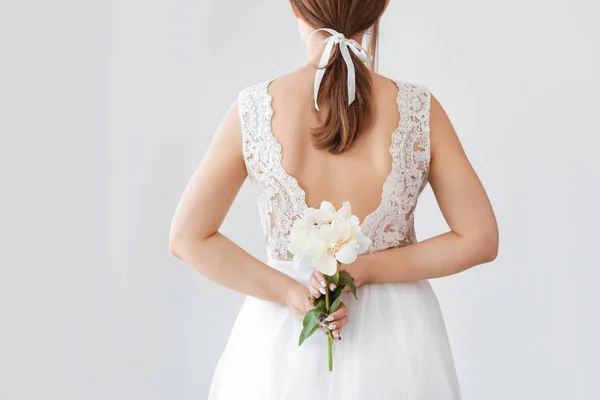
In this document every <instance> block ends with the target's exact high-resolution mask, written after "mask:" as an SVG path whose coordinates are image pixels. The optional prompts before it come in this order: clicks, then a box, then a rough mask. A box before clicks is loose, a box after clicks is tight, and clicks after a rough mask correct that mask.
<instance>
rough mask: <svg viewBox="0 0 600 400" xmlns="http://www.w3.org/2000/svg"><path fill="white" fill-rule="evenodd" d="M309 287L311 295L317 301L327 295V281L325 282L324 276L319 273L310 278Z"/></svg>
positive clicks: (316, 272)
mask: <svg viewBox="0 0 600 400" xmlns="http://www.w3.org/2000/svg"><path fill="white" fill-rule="evenodd" d="M309 285H310V287H309V289H310V293H311V295H312V296H313V297H314V298H315V299H318V298H319V297H321V295H323V294H325V292H326V290H327V289H326V288H327V281H326V280H325V277H324V276H323V274H321V273H320V272H319V271H315V272H314V273H313V274H312V275H311V276H310V279H309Z"/></svg>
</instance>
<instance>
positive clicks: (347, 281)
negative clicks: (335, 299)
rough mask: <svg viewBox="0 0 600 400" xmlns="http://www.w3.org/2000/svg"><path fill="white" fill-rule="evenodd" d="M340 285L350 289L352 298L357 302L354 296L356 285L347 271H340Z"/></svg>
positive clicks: (356, 297)
mask: <svg viewBox="0 0 600 400" xmlns="http://www.w3.org/2000/svg"><path fill="white" fill-rule="evenodd" d="M340 285H345V286H348V287H349V288H350V290H351V291H352V294H353V295H354V298H355V299H356V300H358V296H356V285H355V284H354V278H353V277H352V275H350V274H349V273H348V271H340Z"/></svg>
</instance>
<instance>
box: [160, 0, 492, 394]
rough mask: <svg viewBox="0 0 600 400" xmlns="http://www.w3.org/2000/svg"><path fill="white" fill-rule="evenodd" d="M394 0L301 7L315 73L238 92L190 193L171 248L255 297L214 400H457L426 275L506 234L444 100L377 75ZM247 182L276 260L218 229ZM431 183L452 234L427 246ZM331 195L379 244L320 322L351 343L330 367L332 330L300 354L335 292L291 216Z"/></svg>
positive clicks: (455, 264)
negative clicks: (326, 292) (296, 249)
mask: <svg viewBox="0 0 600 400" xmlns="http://www.w3.org/2000/svg"><path fill="white" fill-rule="evenodd" d="M388 1H389V0H291V1H290V3H291V9H292V12H293V13H294V15H295V16H296V17H297V19H298V23H299V27H300V34H301V36H302V39H303V40H304V42H305V43H306V48H307V50H308V63H307V64H306V65H305V66H303V67H301V68H299V69H298V70H296V71H294V72H292V73H290V74H288V75H285V76H282V77H279V78H277V79H274V80H269V81H267V82H263V83H259V84H257V85H255V86H252V87H250V88H247V89H245V90H243V91H242V92H241V93H240V94H239V97H238V100H237V101H236V102H235V103H234V104H233V105H232V107H231V109H230V110H229V112H228V114H227V115H226V116H225V118H224V120H223V122H222V124H221V126H220V127H219V129H218V131H217V133H216V135H215V137H214V139H213V142H212V144H211V145H210V147H209V149H208V151H207V153H206V155H205V157H204V160H203V161H202V163H201V165H200V167H199V168H198V169H197V171H196V172H195V174H194V176H193V177H192V179H191V181H190V182H189V185H188V187H187V188H186V190H185V193H184V195H183V198H182V199H181V202H180V204H179V207H178V209H177V212H176V214H175V217H174V221H173V226H172V231H171V243H170V245H171V252H172V253H173V254H174V255H175V256H177V257H179V258H181V259H182V260H184V261H186V262H187V263H188V264H190V265H191V266H192V267H193V268H195V269H197V270H198V271H199V272H200V273H202V274H203V275H205V276H206V277H208V278H209V279H212V280H213V281H215V282H217V283H219V284H222V285H224V286H227V287H229V288H231V289H234V290H237V291H240V292H242V293H245V294H247V295H248V297H247V298H246V300H245V302H244V305H243V306H242V309H241V311H240V314H239V316H238V318H237V320H236V322H235V325H234V327H233V331H232V333H231V337H230V339H229V342H228V344H227V347H226V349H225V352H224V354H223V356H222V357H221V360H220V361H219V364H218V366H217V368H216V372H215V376H214V379H213V383H212V387H211V392H210V397H209V398H210V399H211V400H241V399H256V400H295V399H302V400H306V399H310V398H318V399H327V400H341V399H343V400H365V399H406V400H417V399H418V400H442V399H443V400H451V399H459V398H460V390H459V387H458V383H457V377H456V372H455V369H454V362H453V359H452V354H451V351H450V347H449V344H448V339H447V335H446V329H445V326H444V322H443V319H442V315H441V313H440V309H439V305H438V302H437V298H436V296H435V294H434V292H433V291H432V288H431V286H430V284H429V282H428V279H429V278H437V277H442V276H447V275H450V274H455V273H457V272H460V271H463V270H465V269H467V268H470V267H473V266H475V265H478V264H482V263H485V262H489V261H492V260H493V259H494V258H495V257H496V253H497V249H498V231H497V226H496V221H495V217H494V214H493V211H492V208H491V206H490V203H489V201H488V198H487V196H486V193H485V191H484V188H483V186H482V185H481V183H480V181H479V179H478V177H477V175H476V174H475V172H474V171H473V169H472V167H471V165H470V163H469V161H468V160H467V157H466V156H465V153H464V152H463V149H462V146H461V144H460V142H459V140H458V138H457V135H456V133H455V131H454V129H453V127H452V125H451V123H450V121H449V119H448V117H447V115H446V114H445V112H444V110H443V108H442V106H441V105H440V104H439V103H438V101H437V100H436V98H435V97H434V96H433V95H432V94H431V93H430V92H429V91H428V90H427V88H426V87H424V86H420V85H414V84H411V83H407V82H402V81H397V80H392V79H390V78H387V77H384V76H381V75H378V74H376V73H375V72H374V71H373V62H372V57H373V56H374V55H375V50H376V49H375V46H376V43H377V33H378V24H379V19H380V18H381V15H382V14H383V12H384V11H385V9H386V7H387V5H388V4H387V3H388ZM365 35H367V39H369V41H370V46H369V50H368V51H367V50H366V49H364V48H363V47H362V46H361V45H359V43H361V42H362V41H363V39H364V36H365ZM319 44H321V45H319ZM246 177H249V179H250V180H251V181H252V182H253V184H254V185H255V187H256V189H257V193H258V202H259V208H260V212H261V216H262V223H263V229H264V231H265V235H266V245H267V250H268V262H267V264H264V263H262V262H260V261H259V260H257V259H255V258H253V257H252V256H250V255H249V254H248V253H246V252H245V251H243V250H242V249H241V248H240V247H238V246H237V245H235V244H234V243H232V242H231V241H230V240H229V239H227V238H226V237H225V236H223V235H222V234H221V233H219V231H218V229H219V227H220V225H221V222H222V221H223V219H224V217H225V215H226V214H227V211H228V209H229V207H230V205H231V203H232V202H233V200H234V198H235V197H236V195H237V192H238V190H239V188H240V186H241V185H242V183H243V182H244V180H245V179H246ZM428 182H429V183H430V184H431V187H432V188H433V191H434V193H435V196H436V198H437V201H438V203H439V206H440V208H441V210H442V213H443V215H444V217H445V219H446V221H447V223H448V225H449V227H450V231H449V232H446V233H444V234H441V235H438V236H435V237H433V238H431V239H428V240H425V241H422V242H417V240H416V238H415V232H414V222H413V215H414V210H415V207H416V205H417V199H418V197H419V195H420V193H421V191H422V190H423V188H424V187H425V185H426V184H427V183H428ZM322 200H328V201H330V202H332V203H333V204H334V205H335V206H336V207H339V206H341V204H342V202H344V201H346V200H348V201H350V202H351V204H352V209H353V213H354V214H356V215H357V216H358V217H359V218H360V220H361V221H362V224H363V232H364V233H365V234H366V235H368V236H369V238H370V239H371V240H372V242H373V244H372V248H371V251H370V252H369V253H368V254H366V255H362V256H359V258H358V259H357V260H356V262H354V263H352V264H349V265H344V266H343V267H344V268H345V269H347V270H348V271H349V272H350V273H351V275H352V276H353V277H354V278H355V279H356V283H357V284H358V286H359V287H358V298H359V300H358V301H355V300H353V299H351V298H350V297H345V298H344V300H345V301H344V303H345V304H344V305H343V306H342V307H341V308H340V309H339V310H338V311H337V312H335V313H333V314H332V315H330V316H329V318H328V324H327V328H322V329H323V330H324V329H331V331H332V332H333V335H334V337H335V338H336V339H338V340H337V341H336V342H335V344H334V366H335V367H334V370H333V372H329V371H328V370H327V368H328V367H327V351H326V340H325V337H324V336H323V335H322V334H321V333H319V332H317V334H315V335H313V336H312V337H310V338H309V339H308V340H307V341H306V342H305V343H304V344H303V345H302V346H301V347H298V337H299V333H300V331H301V329H302V322H301V319H302V317H303V316H304V314H305V313H306V311H307V310H310V309H312V308H313V305H312V303H313V300H314V299H315V298H316V297H319V296H321V292H322V291H323V288H324V287H326V285H327V284H328V283H327V282H325V280H324V277H323V276H322V275H321V274H320V273H318V272H314V270H313V268H311V266H310V265H308V266H307V265H299V264H301V263H300V262H299V261H297V260H294V259H293V257H292V255H291V254H290V253H289V252H288V249H287V245H288V235H289V233H290V229H291V226H292V224H293V222H294V220H295V219H296V218H298V217H299V216H301V215H302V213H303V211H304V210H305V209H306V208H307V207H309V206H312V207H315V208H318V207H319V205H320V203H321V201H322ZM347 295H348V293H345V294H344V296H347ZM342 337H343V340H342Z"/></svg>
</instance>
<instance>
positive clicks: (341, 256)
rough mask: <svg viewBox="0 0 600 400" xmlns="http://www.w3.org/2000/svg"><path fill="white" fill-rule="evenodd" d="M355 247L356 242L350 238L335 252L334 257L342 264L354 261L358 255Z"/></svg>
mask: <svg viewBox="0 0 600 400" xmlns="http://www.w3.org/2000/svg"><path fill="white" fill-rule="evenodd" d="M357 247H358V243H357V242H356V240H354V239H351V240H349V241H348V243H346V244H345V245H344V246H343V247H342V248H341V249H340V250H339V251H338V252H337V253H335V258H337V260H338V261H339V262H341V263H342V264H351V263H353V262H354V261H356V257H357V256H358V253H357V252H356V248H357Z"/></svg>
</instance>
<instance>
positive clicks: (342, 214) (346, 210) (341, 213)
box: [336, 201, 352, 220]
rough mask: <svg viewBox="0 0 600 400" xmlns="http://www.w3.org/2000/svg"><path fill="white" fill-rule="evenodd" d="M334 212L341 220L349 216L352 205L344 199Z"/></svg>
mask: <svg viewBox="0 0 600 400" xmlns="http://www.w3.org/2000/svg"><path fill="white" fill-rule="evenodd" d="M336 214H337V216H338V218H340V219H343V220H346V219H348V218H350V216H351V215H352V207H351V206H350V202H349V201H345V202H344V203H343V204H342V208H340V209H339V210H337V212H336Z"/></svg>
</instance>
